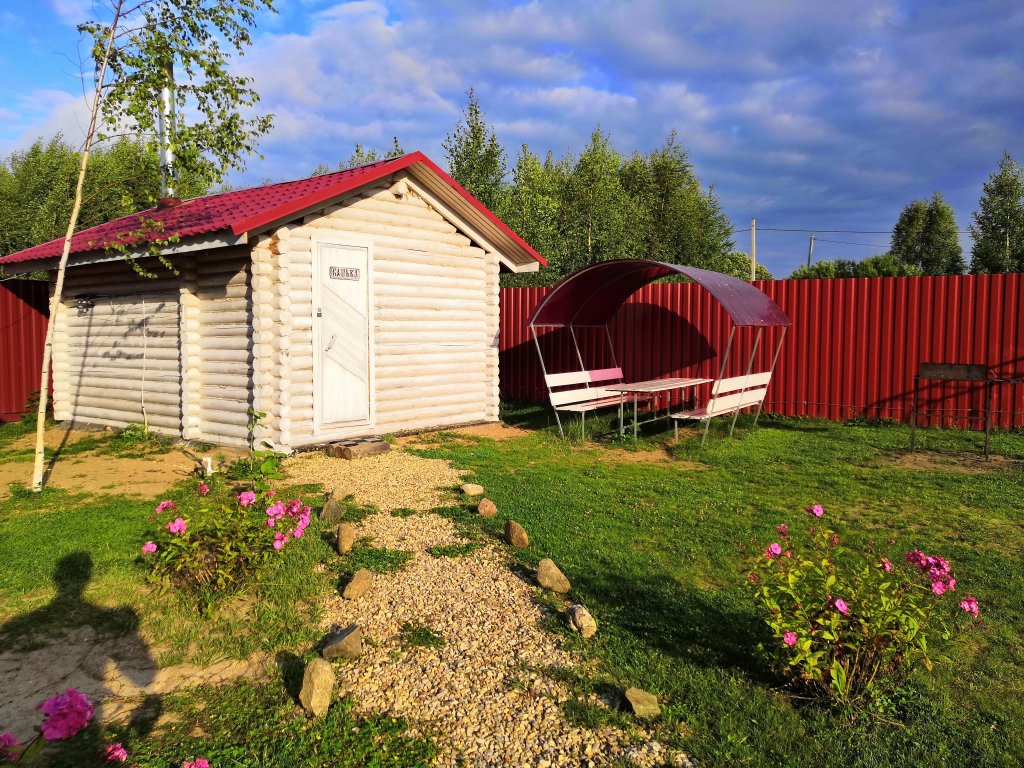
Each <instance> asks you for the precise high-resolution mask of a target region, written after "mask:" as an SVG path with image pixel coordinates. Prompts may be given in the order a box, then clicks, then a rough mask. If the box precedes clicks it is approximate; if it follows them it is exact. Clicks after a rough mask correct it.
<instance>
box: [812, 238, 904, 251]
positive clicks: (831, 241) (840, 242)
mask: <svg viewBox="0 0 1024 768" xmlns="http://www.w3.org/2000/svg"><path fill="white" fill-rule="evenodd" d="M815 240H817V241H818V242H819V243H838V244H839V245H864V246H867V247H869V248H888V247H889V246H888V245H879V244H878V243H851V242H850V241H848V240H826V239H825V238H823V237H816V238H815Z"/></svg>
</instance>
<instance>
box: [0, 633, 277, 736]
mask: <svg viewBox="0 0 1024 768" xmlns="http://www.w3.org/2000/svg"><path fill="white" fill-rule="evenodd" d="M270 668H271V661H270V659H269V657H267V656H264V655H257V656H254V657H252V658H250V659H246V660H244V661H237V660H228V661H221V662H218V663H217V664H213V665H211V666H208V667H200V666H195V665H192V664H180V665H177V666H173V667H164V668H162V669H158V668H157V667H156V664H155V663H154V660H153V658H152V656H151V654H150V651H149V649H148V648H147V647H146V644H145V643H144V642H143V641H142V640H141V639H140V638H139V637H138V636H137V635H132V636H124V637H118V638H109V637H103V636H101V635H99V634H98V633H97V632H96V630H94V629H93V628H92V627H79V628H77V629H74V630H72V631H71V632H69V633H67V634H66V635H64V636H63V637H51V638H48V642H46V643H45V644H44V645H42V646H41V647H37V648H34V649H32V650H30V651H5V652H3V653H0V679H2V680H3V681H4V686H3V693H2V694H0V723H3V724H4V726H5V727H8V728H10V729H11V730H12V731H13V732H14V735H15V736H17V737H19V738H20V739H28V738H31V736H32V735H33V728H34V726H35V724H36V723H38V722H39V720H40V715H39V713H38V712H36V711H35V706H36V704H38V703H39V702H40V701H43V700H44V699H47V698H49V697H50V696H52V695H53V694H55V693H59V692H61V691H64V690H66V689H67V688H77V689H78V690H79V691H81V692H82V693H84V694H85V695H86V696H88V697H89V698H90V699H91V700H92V701H94V702H99V706H98V708H97V709H98V712H99V719H100V720H101V721H102V722H114V721H122V720H127V719H128V718H129V717H130V716H131V715H132V714H134V713H135V711H136V709H137V708H138V707H140V706H144V705H143V703H142V702H143V697H144V696H160V695H163V694H166V693H169V692H171V691H173V690H175V689H177V688H182V687H185V686H193V685H199V684H210V685H222V684H224V683H226V682H229V681H231V680H234V679H237V678H239V677H258V676H261V675H264V674H266V672H267V670H268V669H270Z"/></svg>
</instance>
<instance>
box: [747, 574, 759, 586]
mask: <svg viewBox="0 0 1024 768" xmlns="http://www.w3.org/2000/svg"><path fill="white" fill-rule="evenodd" d="M747 581H749V582H750V583H751V584H757V582H758V581H760V579H758V578H757V574H756V573H748V574H747Z"/></svg>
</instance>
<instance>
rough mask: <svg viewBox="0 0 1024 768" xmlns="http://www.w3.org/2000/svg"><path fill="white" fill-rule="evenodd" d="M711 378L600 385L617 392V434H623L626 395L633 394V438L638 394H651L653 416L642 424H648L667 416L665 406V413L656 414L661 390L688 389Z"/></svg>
mask: <svg viewBox="0 0 1024 768" xmlns="http://www.w3.org/2000/svg"><path fill="white" fill-rule="evenodd" d="M711 381H713V379H651V380H650V381H636V382H633V383H632V384H613V385H611V386H607V387H602V389H607V390H609V391H611V392H618V393H619V434H620V435H623V434H625V425H624V420H623V416H624V414H623V410H624V407H625V402H626V395H632V396H633V439H634V440H636V438H637V427H638V426H639V424H640V423H641V422H640V421H639V417H638V414H637V401H638V400H639V399H640V395H651V396H652V397H653V399H654V418H653V419H648V420H647V421H645V422H642V423H644V424H650V423H651V422H652V421H657V420H658V419H659V418H664V419H667V418H668V412H669V409H668V408H667V407H666V408H665V415H664V416H661V417H659V416H658V395H660V394H661V393H663V392H671V391H673V390H676V389H689V388H690V387H696V386H697V385H698V384H708V383H710V382H711Z"/></svg>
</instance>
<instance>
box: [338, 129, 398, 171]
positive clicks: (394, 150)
mask: <svg viewBox="0 0 1024 768" xmlns="http://www.w3.org/2000/svg"><path fill="white" fill-rule="evenodd" d="M404 154H405V150H404V149H402V145H401V144H399V143H398V137H397V136H393V137H392V138H391V146H390V147H389V148H388V149H387V151H386V152H380V151H378V150H377V149H375V148H373V147H368V148H364V147H363V145H362V144H359V143H358V142H357V143H356V146H355V149H353V150H352V154H351V155H349V157H348V160H345V161H344V162H343V163H340V164H339V165H338V170H339V171H344V170H345V169H346V168H355V167H357V166H360V165H368V164H369V163H377V162H380V161H381V160H393V159H394V158H396V157H401V156H402V155H404Z"/></svg>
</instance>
